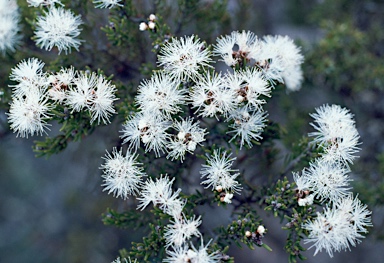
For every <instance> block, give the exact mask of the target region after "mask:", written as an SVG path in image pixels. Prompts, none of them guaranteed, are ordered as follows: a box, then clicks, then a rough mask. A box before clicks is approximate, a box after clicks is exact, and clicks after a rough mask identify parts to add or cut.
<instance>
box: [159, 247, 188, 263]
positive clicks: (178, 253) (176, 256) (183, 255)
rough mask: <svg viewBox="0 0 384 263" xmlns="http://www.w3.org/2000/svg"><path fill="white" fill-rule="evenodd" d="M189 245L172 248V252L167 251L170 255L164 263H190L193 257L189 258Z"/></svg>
mask: <svg viewBox="0 0 384 263" xmlns="http://www.w3.org/2000/svg"><path fill="white" fill-rule="evenodd" d="M188 249H189V248H188V245H184V246H172V250H166V252H167V254H168V255H169V256H168V257H167V258H166V259H164V260H163V262H167V263H189V262H191V257H190V256H188Z"/></svg>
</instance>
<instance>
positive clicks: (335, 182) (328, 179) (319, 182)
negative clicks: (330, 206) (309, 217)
mask: <svg viewBox="0 0 384 263" xmlns="http://www.w3.org/2000/svg"><path fill="white" fill-rule="evenodd" d="M348 172H349V169H347V168H346V167H345V166H343V165H341V164H340V163H338V162H326V161H321V160H320V161H317V162H315V163H311V164H310V167H309V168H308V169H304V170H303V175H302V176H304V177H306V178H307V180H308V183H309V185H310V190H312V191H313V193H314V194H315V196H316V197H317V198H318V199H319V200H320V201H326V200H328V199H330V200H331V201H333V202H335V201H337V200H338V199H340V198H343V197H345V196H346V195H347V194H348V193H349V190H350V189H351V187H349V182H350V181H351V179H350V178H349V176H348Z"/></svg>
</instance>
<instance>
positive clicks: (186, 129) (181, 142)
mask: <svg viewBox="0 0 384 263" xmlns="http://www.w3.org/2000/svg"><path fill="white" fill-rule="evenodd" d="M192 121H193V118H190V117H189V118H187V119H185V120H184V119H181V122H179V121H177V120H176V121H175V122H174V123H173V127H174V129H175V130H176V133H177V135H176V136H175V137H174V138H173V140H171V141H170V142H169V143H168V145H167V147H168V148H169V150H170V151H169V152H168V156H167V158H172V160H174V159H180V161H181V162H183V160H184V158H185V157H184V156H185V153H186V152H190V153H193V151H195V149H196V146H197V145H199V144H201V142H203V141H205V138H204V136H205V134H206V132H205V129H202V128H200V127H199V122H196V123H193V122H192Z"/></svg>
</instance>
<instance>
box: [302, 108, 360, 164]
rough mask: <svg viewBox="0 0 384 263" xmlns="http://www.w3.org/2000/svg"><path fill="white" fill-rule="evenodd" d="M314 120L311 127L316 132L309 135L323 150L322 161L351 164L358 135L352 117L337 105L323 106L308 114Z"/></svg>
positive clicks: (356, 149) (357, 149)
mask: <svg viewBox="0 0 384 263" xmlns="http://www.w3.org/2000/svg"><path fill="white" fill-rule="evenodd" d="M310 115H311V117H312V118H314V119H315V121H314V123H311V125H312V126H313V127H314V128H315V129H316V130H317V131H316V132H312V133H309V134H308V135H309V136H315V142H317V143H319V147H321V148H323V149H324V152H325V153H324V154H323V159H325V160H329V161H334V160H336V161H340V162H343V163H345V164H346V163H352V161H353V160H354V159H355V158H356V156H355V153H357V152H358V151H359V147H358V145H359V138H360V136H359V133H358V131H357V129H356V127H355V121H354V120H353V115H352V114H351V113H350V112H349V110H347V109H346V108H341V107H340V106H339V105H331V106H329V105H323V106H321V107H319V108H317V109H316V113H314V114H310Z"/></svg>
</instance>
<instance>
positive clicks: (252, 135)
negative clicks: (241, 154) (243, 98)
mask: <svg viewBox="0 0 384 263" xmlns="http://www.w3.org/2000/svg"><path fill="white" fill-rule="evenodd" d="M266 116H267V113H265V112H263V111H260V110H257V111H251V112H249V111H248V109H247V107H242V108H239V109H236V110H234V111H232V112H231V114H230V115H229V117H228V119H227V121H233V124H231V125H229V127H230V128H232V130H230V131H228V132H227V133H234V134H235V135H234V136H233V137H232V138H231V140H230V142H231V141H233V140H234V139H236V138H237V137H240V149H241V148H242V147H243V145H244V144H245V143H246V144H247V145H248V147H252V140H256V141H258V140H259V139H262V136H261V133H262V132H263V130H264V127H265V122H266Z"/></svg>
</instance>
